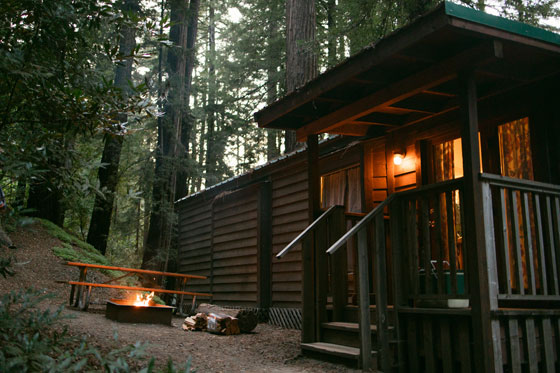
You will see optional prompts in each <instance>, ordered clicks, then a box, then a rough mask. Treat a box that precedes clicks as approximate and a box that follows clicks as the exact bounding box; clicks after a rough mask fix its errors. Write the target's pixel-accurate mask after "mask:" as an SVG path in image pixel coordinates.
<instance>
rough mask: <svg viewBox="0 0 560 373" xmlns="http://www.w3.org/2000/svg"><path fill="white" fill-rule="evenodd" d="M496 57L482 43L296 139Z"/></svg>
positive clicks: (336, 113) (313, 126) (334, 115)
mask: <svg viewBox="0 0 560 373" xmlns="http://www.w3.org/2000/svg"><path fill="white" fill-rule="evenodd" d="M494 57H495V45H494V43H483V44H481V45H479V46H476V47H474V48H472V49H469V50H467V51H465V52H462V53H459V54H457V55H455V56H453V57H451V58H447V59H445V60H443V61H440V62H439V63H437V64H434V65H432V66H430V67H429V68H427V69H424V70H422V71H419V72H417V73H415V74H413V75H411V76H408V77H406V78H404V79H402V80H400V81H398V82H396V83H394V84H392V85H390V86H389V87H386V88H385V89H382V90H379V91H377V92H374V93H373V94H370V95H368V96H366V97H363V98H361V99H360V100H357V101H355V102H353V103H351V104H349V105H346V106H344V107H342V108H340V109H338V110H336V111H334V112H332V113H330V114H328V115H325V116H323V117H321V118H320V119H317V120H315V121H313V122H310V123H308V124H306V125H305V126H303V127H302V128H300V129H298V130H297V137H298V139H304V138H305V137H306V136H308V135H311V134H316V133H321V132H329V131H331V130H333V129H334V128H336V127H338V126H341V125H342V124H345V123H348V122H351V121H353V120H356V119H358V118H361V117H363V116H364V115H367V114H370V113H373V112H375V111H378V110H380V109H382V108H384V107H387V106H390V105H392V104H394V103H396V102H399V101H402V100H404V99H406V98H408V97H412V96H414V95H416V94H418V93H422V92H424V91H426V90H429V89H431V88H433V87H436V86H438V85H440V84H442V83H445V82H447V81H449V80H451V79H454V78H455V77H456V76H457V71H459V70H461V69H463V68H465V67H467V66H478V65H481V64H485V63H486V62H488V61H489V60H490V59H493V58H494Z"/></svg>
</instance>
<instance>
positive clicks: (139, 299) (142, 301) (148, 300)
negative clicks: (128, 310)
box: [132, 291, 155, 307]
mask: <svg viewBox="0 0 560 373" xmlns="http://www.w3.org/2000/svg"><path fill="white" fill-rule="evenodd" d="M153 298H154V292H153V291H152V292H151V293H150V294H146V293H137V294H136V300H135V301H134V302H133V303H132V304H133V305H134V306H136V307H148V306H152V305H154V304H155V303H154V302H153V301H152V299H153Z"/></svg>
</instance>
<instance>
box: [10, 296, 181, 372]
mask: <svg viewBox="0 0 560 373" xmlns="http://www.w3.org/2000/svg"><path fill="white" fill-rule="evenodd" d="M50 296H51V295H48V294H47V295H45V294H43V293H42V292H39V291H36V290H32V289H28V290H26V291H23V292H11V293H9V294H6V295H4V296H3V297H2V298H1V300H0V371H1V372H6V373H9V372H18V373H19V372H47V371H48V372H55V373H56V372H80V371H86V370H87V371H91V370H92V367H95V369H94V370H98V371H106V372H130V371H131V369H134V370H136V367H137V366H138V365H141V364H145V365H146V366H145V367H144V368H143V369H142V370H141V371H140V372H144V373H150V372H153V371H154V367H155V359H154V358H151V359H150V360H149V361H148V362H147V363H145V362H144V360H145V357H144V355H145V352H144V349H145V347H146V345H145V344H142V343H139V342H137V343H135V344H134V345H127V346H124V347H122V348H118V349H113V350H110V351H108V352H107V353H102V352H100V351H99V350H98V349H96V348H94V347H92V346H90V345H89V344H88V343H87V340H86V339H85V338H84V339H81V340H80V339H77V338H76V337H73V336H70V335H69V334H68V332H67V329H66V328H65V327H61V325H60V320H61V319H62V318H63V316H62V315H61V312H62V309H63V307H60V308H58V309H57V310H55V311H51V310H48V309H47V310H41V309H39V308H38V307H37V305H38V304H39V303H40V302H41V301H43V300H44V299H45V298H48V297H50ZM115 338H116V337H115ZM165 371H166V372H168V373H174V372H179V371H182V372H191V370H190V359H189V361H187V364H186V366H185V368H184V369H183V370H179V369H177V368H176V367H175V366H174V365H173V363H172V362H171V361H169V362H168V364H167V367H166V369H165Z"/></svg>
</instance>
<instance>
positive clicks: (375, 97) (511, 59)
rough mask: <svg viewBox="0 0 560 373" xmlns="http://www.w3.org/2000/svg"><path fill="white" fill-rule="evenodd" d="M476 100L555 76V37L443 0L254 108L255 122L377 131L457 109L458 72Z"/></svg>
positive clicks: (559, 68)
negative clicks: (469, 80)
mask: <svg viewBox="0 0 560 373" xmlns="http://www.w3.org/2000/svg"><path fill="white" fill-rule="evenodd" d="M468 70H472V71H474V72H475V73H476V81H477V86H478V91H479V99H481V100H484V99H486V98H490V97H494V96H498V95H502V94H504V93H506V92H509V91H512V90H513V89H517V88H519V87H520V86H523V85H527V84H531V83H534V82H535V81H541V80H544V79H547V78H550V77H557V76H558V74H559V73H560V35H559V34H556V33H554V32H550V31H547V30H544V29H540V28H537V27H534V26H530V25H526V24H523V23H520V22H516V21H512V20H508V19H505V18H501V17H497V16H493V15H490V14H486V13H484V12H480V11H477V10H473V9H471V8H467V7H464V6H460V5H457V4H453V3H450V2H444V3H442V4H440V5H439V6H438V7H436V8H435V9H434V10H432V11H431V12H429V13H427V14H426V15H424V16H422V17H419V18H418V19H416V20H415V21H413V22H412V23H410V24H408V25H406V26H405V27H403V28H400V29H399V30H396V31H395V32H393V33H392V34H390V35H388V36H386V37H384V38H383V39H381V40H379V41H378V42H376V43H375V44H372V45H370V46H369V47H366V48H365V49H364V50H362V51H361V52H360V53H358V54H356V55H354V56H352V57H350V58H348V59H347V60H345V61H344V62H342V63H341V64H339V65H337V66H335V67H334V68H332V69H330V70H328V71H326V72H325V73H323V74H321V75H319V76H318V77H317V78H315V79H314V80H312V81H310V82H309V83H307V84H306V85H304V86H303V87H301V88H299V89H298V90H296V91H294V92H292V93H291V94H289V95H287V96H285V97H284V98H282V99H280V100H278V101H276V102H275V103H273V104H271V105H269V106H267V107H266V108H264V109H263V110H261V111H259V112H257V113H255V120H256V121H257V123H258V125H259V126H260V127H265V128H279V129H291V130H296V131H297V136H298V139H300V140H303V139H305V137H306V136H308V135H310V134H316V133H324V132H328V133H336V134H342V135H351V136H378V135H382V134H384V133H385V132H387V131H392V130H394V129H397V128H401V127H403V126H407V125H414V124H417V123H422V122H424V121H426V120H429V119H431V118H435V117H438V116H441V115H444V114H447V113H449V112H453V111H456V110H457V109H458V106H459V104H458V100H459V98H458V94H459V90H460V84H459V83H458V77H459V76H460V75H461V74H462V73H463V72H466V71H468Z"/></svg>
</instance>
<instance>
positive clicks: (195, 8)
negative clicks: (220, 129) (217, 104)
mask: <svg viewBox="0 0 560 373" xmlns="http://www.w3.org/2000/svg"><path fill="white" fill-rule="evenodd" d="M199 9H200V0H191V1H190V4H189V12H188V15H187V22H188V26H187V50H186V65H185V93H184V95H185V105H186V107H185V108H186V112H185V116H184V117H183V123H182V125H181V145H180V147H179V153H180V154H179V160H180V162H181V165H180V166H179V170H178V172H177V185H176V188H175V193H176V196H175V197H176V198H182V197H184V196H186V195H187V190H188V189H187V178H188V176H189V172H188V169H187V168H186V167H187V166H186V165H187V164H188V163H187V159H188V154H189V141H190V136H191V132H192V127H193V123H194V118H193V116H192V114H191V112H190V109H189V101H190V95H191V87H192V76H193V68H194V62H195V56H196V55H195V52H196V35H197V31H198V13H199Z"/></svg>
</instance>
